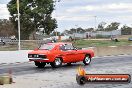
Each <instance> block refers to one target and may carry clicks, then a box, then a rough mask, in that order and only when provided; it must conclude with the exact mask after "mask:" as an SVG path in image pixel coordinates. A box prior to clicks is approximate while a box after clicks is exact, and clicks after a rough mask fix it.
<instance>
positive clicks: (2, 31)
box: [0, 19, 15, 37]
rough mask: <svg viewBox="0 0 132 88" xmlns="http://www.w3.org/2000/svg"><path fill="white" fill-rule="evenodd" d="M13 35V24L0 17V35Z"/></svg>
mask: <svg viewBox="0 0 132 88" xmlns="http://www.w3.org/2000/svg"><path fill="white" fill-rule="evenodd" d="M12 35H15V31H14V25H13V24H12V23H11V22H10V21H9V20H7V19H0V37H10V36H12Z"/></svg>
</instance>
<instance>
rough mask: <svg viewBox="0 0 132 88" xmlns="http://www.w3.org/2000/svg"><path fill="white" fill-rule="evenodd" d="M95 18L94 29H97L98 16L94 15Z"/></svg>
mask: <svg viewBox="0 0 132 88" xmlns="http://www.w3.org/2000/svg"><path fill="white" fill-rule="evenodd" d="M94 20H95V24H94V25H95V27H94V30H96V23H97V16H94Z"/></svg>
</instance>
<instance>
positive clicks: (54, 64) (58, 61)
mask: <svg viewBox="0 0 132 88" xmlns="http://www.w3.org/2000/svg"><path fill="white" fill-rule="evenodd" d="M50 65H51V66H52V67H53V68H58V67H60V66H61V65H62V59H61V58H58V57H57V58H55V61H54V62H52V63H50Z"/></svg>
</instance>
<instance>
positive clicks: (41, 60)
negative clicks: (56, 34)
mask: <svg viewBox="0 0 132 88" xmlns="http://www.w3.org/2000/svg"><path fill="white" fill-rule="evenodd" d="M29 61H38V62H50V60H49V59H47V58H45V59H42V58H29Z"/></svg>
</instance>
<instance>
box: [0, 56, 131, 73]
mask: <svg viewBox="0 0 132 88" xmlns="http://www.w3.org/2000/svg"><path fill="white" fill-rule="evenodd" d="M129 63H132V56H109V57H96V58H93V59H92V62H91V64H90V65H88V66H84V64H83V63H82V62H79V63H73V64H72V66H67V65H63V66H62V67H60V68H57V69H53V68H52V67H51V66H50V65H46V67H45V68H41V69H40V68H37V67H36V66H35V65H34V63H33V62H27V63H17V64H16V63H14V64H9V65H0V74H5V73H8V71H9V69H11V70H12V73H13V74H14V75H24V74H34V73H43V72H45V71H46V72H47V71H48V72H51V71H55V70H57V71H63V70H69V69H70V70H71V69H76V68H77V67H78V66H80V65H82V66H84V67H85V68H86V69H91V68H92V67H96V68H99V67H100V66H101V67H103V66H104V67H106V66H111V64H113V66H115V67H116V65H117V66H118V65H119V64H120V65H123V64H129Z"/></svg>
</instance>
